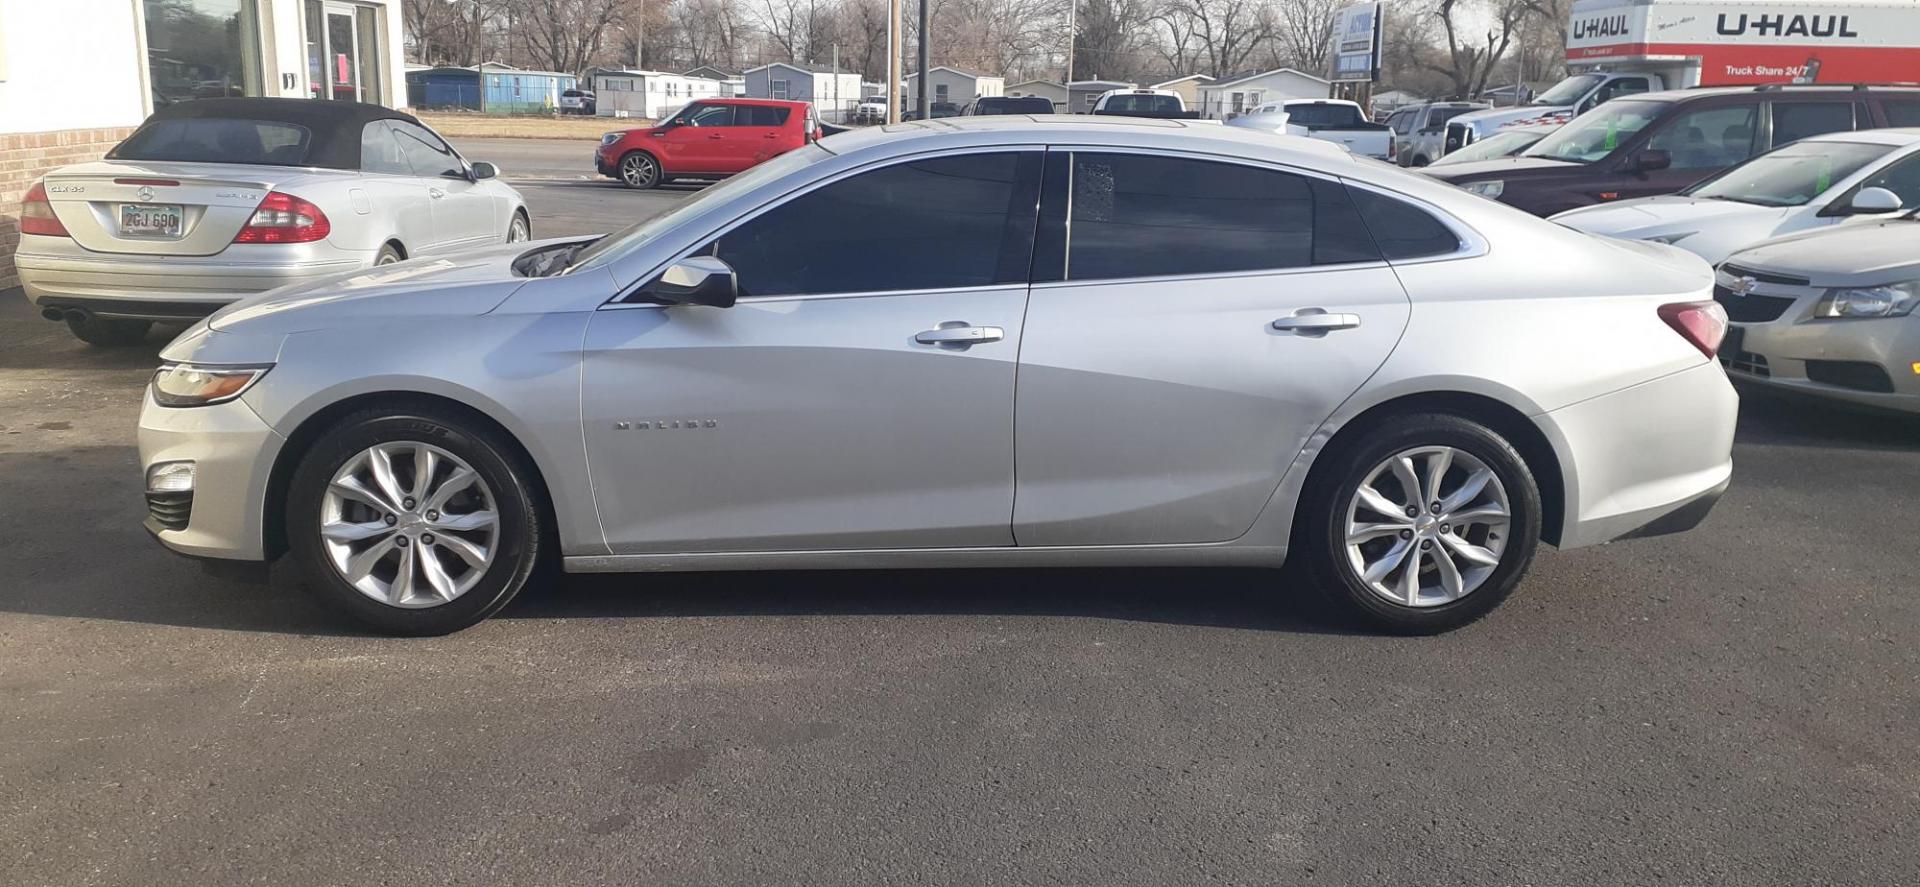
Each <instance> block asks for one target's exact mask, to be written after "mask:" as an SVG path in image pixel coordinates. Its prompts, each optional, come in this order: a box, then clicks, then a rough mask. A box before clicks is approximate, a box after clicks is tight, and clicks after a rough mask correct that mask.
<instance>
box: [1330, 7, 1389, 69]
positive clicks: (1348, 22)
mask: <svg viewBox="0 0 1920 887" xmlns="http://www.w3.org/2000/svg"><path fill="white" fill-rule="evenodd" d="M1380 6H1381V4H1379V3H1356V4H1354V5H1352V6H1347V7H1342V8H1341V9H1338V10H1335V11H1334V13H1333V80H1334V81H1335V82H1337V83H1352V82H1356V81H1372V80H1373V79H1374V73H1375V72H1376V70H1377V69H1378V68H1379V66H1380Z"/></svg>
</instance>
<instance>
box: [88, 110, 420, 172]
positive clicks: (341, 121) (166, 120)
mask: <svg viewBox="0 0 1920 887" xmlns="http://www.w3.org/2000/svg"><path fill="white" fill-rule="evenodd" d="M220 120H231V121H251V122H254V123H259V124H281V125H283V126H296V127H299V128H300V129H302V130H305V131H306V133H307V135H306V138H305V139H304V140H303V141H302V142H301V144H300V145H299V146H298V150H297V151H287V150H286V149H288V148H292V147H294V146H291V145H288V146H281V148H279V149H277V150H276V151H275V152H274V153H278V154H280V155H281V156H284V157H286V159H285V160H284V161H275V162H284V163H287V164H288V165H296V166H318V167H325V168H327V169H359V168H360V133H361V130H362V129H363V128H364V127H365V126H366V124H367V123H369V122H371V121H375V120H404V121H406V122H408V123H416V124H417V123H419V122H420V121H419V120H417V119H415V118H414V116H413V115H411V114H406V113H402V112H400V111H395V110H394V109H392V108H386V107H382V106H380V105H369V104H366V103H363V102H336V101H323V100H318V99H277V98H217V99H199V100H195V101H189V102H180V103H178V104H173V105H168V106H166V107H164V108H161V109H160V110H158V111H155V112H153V116H151V117H148V118H147V120H146V122H145V123H142V124H141V125H140V128H139V129H137V130H135V131H134V133H133V135H131V136H128V137H127V140H126V141H124V142H121V143H120V145H119V146H117V147H115V148H114V149H113V150H112V151H111V152H109V153H108V154H107V159H109V160H153V159H189V158H185V157H164V158H163V157H148V156H144V155H145V154H146V153H147V152H146V150H143V149H147V148H158V147H159V146H160V145H161V144H167V145H169V146H171V145H173V144H175V143H177V142H178V140H179V138H180V136H181V134H182V133H183V131H185V130H189V129H194V128H195V127H193V126H192V125H191V122H192V121H220ZM183 124H184V125H183ZM209 129H212V128H209ZM218 135H219V136H221V137H224V138H234V137H235V136H236V135H237V136H239V137H240V138H241V139H242V140H246V139H247V138H248V136H252V138H253V144H248V145H239V144H235V145H232V153H234V154H239V155H247V154H250V153H252V149H254V148H255V147H256V146H257V145H258V144H259V136H257V135H254V134H252V133H244V132H239V133H237V132H235V131H234V130H232V129H231V128H229V129H226V130H224V131H221V132H219V133H218ZM222 153H225V152H222ZM292 154H297V155H298V156H297V157H295V156H291V155H292ZM195 159H199V158H195ZM204 159H209V160H212V159H215V158H212V157H208V158H204ZM222 159H225V158H222ZM231 162H241V163H245V162H254V163H259V162H266V161H263V160H260V159H251V158H246V157H244V156H236V157H232V158H231Z"/></svg>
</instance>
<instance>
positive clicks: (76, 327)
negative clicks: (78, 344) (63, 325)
mask: <svg viewBox="0 0 1920 887" xmlns="http://www.w3.org/2000/svg"><path fill="white" fill-rule="evenodd" d="M67 329H69V330H71V331H73V334H74V336H76V337H78V338H79V339H80V341H82V342H85V343H87V344H89V345H99V346H101V347H105V348H118V347H123V346H127V345H138V344H140V343H141V342H144V341H146V339H147V331H148V330H151V329H153V321H151V320H108V319H106V318H102V317H95V316H93V315H91V314H89V315H86V316H85V317H74V316H71V315H69V316H68V317H67Z"/></svg>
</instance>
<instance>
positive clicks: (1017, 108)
mask: <svg viewBox="0 0 1920 887" xmlns="http://www.w3.org/2000/svg"><path fill="white" fill-rule="evenodd" d="M1052 113H1053V100H1052V99H1050V98H1047V97H1046V96H1038V95H1028V96H1018V95H991V96H985V97H983V98H977V99H974V100H973V101H971V102H968V103H967V105H966V107H964V108H961V109H960V116H962V117H977V116H980V115H985V114H1052Z"/></svg>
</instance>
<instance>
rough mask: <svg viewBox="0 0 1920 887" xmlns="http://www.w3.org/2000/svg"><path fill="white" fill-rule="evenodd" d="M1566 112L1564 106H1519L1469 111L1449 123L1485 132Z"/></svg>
mask: <svg viewBox="0 0 1920 887" xmlns="http://www.w3.org/2000/svg"><path fill="white" fill-rule="evenodd" d="M1565 110H1567V109H1566V108H1565V107H1564V106H1554V105H1517V106H1514V107H1510V108H1487V109H1485V110H1482V111H1468V112H1467V113H1465V114H1461V115H1459V116H1457V117H1454V118H1453V119H1451V120H1448V121H1447V122H1448V123H1466V124H1471V125H1472V126H1473V128H1474V129H1479V130H1485V129H1489V128H1492V127H1498V126H1505V125H1506V124H1509V123H1512V122H1514V121H1515V120H1526V119H1528V118H1530V117H1544V116H1546V115H1548V114H1552V113H1554V112H1556V111H1565Z"/></svg>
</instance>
